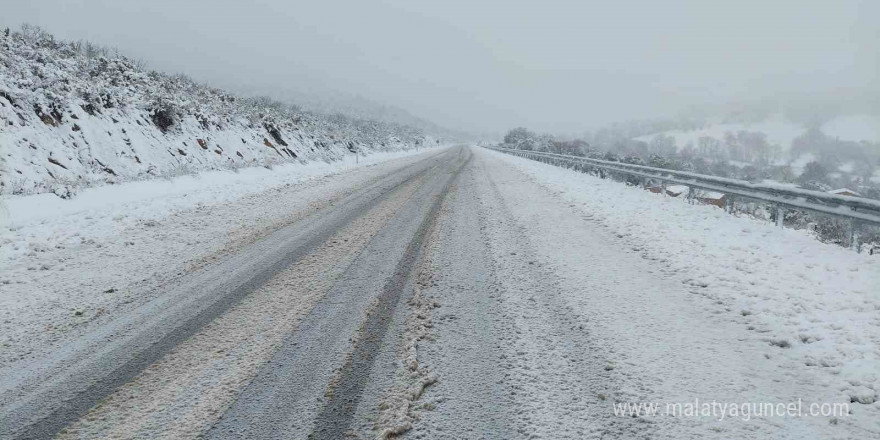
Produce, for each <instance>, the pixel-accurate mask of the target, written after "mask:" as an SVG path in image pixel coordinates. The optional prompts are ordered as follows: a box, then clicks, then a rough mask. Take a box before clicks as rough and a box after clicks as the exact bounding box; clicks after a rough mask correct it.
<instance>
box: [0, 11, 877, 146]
mask: <svg viewBox="0 0 880 440" xmlns="http://www.w3.org/2000/svg"><path fill="white" fill-rule="evenodd" d="M721 3H722V2H721V1H706V0H665V1H649V0H644V1H619V0H618V1H613V2H611V1H602V2H598V1H596V2H592V1H559V0H544V1H534V2H526V1H517V0H491V1H474V0H469V1H465V0H442V1H420V0H387V1H369V0H361V1H355V0H351V1H334V0H320V1H285V0H249V1H243V2H231V1H230V2H221V1H217V0H149V1H144V0H39V1H31V0H0V11H2V14H0V24H2V25H5V26H11V27H18V26H19V25H20V24H21V23H23V22H27V23H31V24H35V25H39V26H41V27H43V28H45V29H46V30H48V31H50V32H52V33H54V34H55V35H56V36H58V37H61V38H65V39H89V40H92V41H94V42H97V43H101V44H104V45H112V46H116V47H118V48H119V49H120V50H121V51H123V52H124V53H126V54H129V55H131V56H133V57H136V58H141V59H143V60H145V61H146V62H147V63H148V64H149V65H150V67H152V68H155V69H157V70H163V71H167V72H169V73H174V72H184V73H187V74H190V75H191V76H193V77H195V78H196V79H197V80H200V81H204V82H208V83H211V84H213V85H217V86H222V87H228V88H239V90H241V89H243V88H248V89H249V90H276V89H279V90H280V89H287V90H292V91H307V92H315V93H321V92H324V91H336V92H341V93H344V94H357V95H360V96H363V97H365V98H368V99H371V100H374V101H377V102H381V103H387V104H391V105H395V106H399V107H401V108H404V109H406V110H408V111H410V112H411V113H413V114H415V115H417V116H420V117H423V118H426V119H429V120H431V121H434V122H436V123H438V124H441V125H445V126H448V127H451V128H458V129H465V130H471V131H478V132H500V131H503V130H505V129H507V128H509V127H512V126H517V125H525V126H528V127H531V128H533V129H536V130H539V131H550V132H556V133H580V132H582V131H584V130H589V129H594V128H596V127H598V126H601V125H604V124H607V123H610V122H614V121H619V120H626V119H633V118H641V117H663V116H670V115H673V114H674V113H675V112H676V111H677V110H678V109H680V108H681V107H682V106H685V105H689V104H699V103H704V102H724V101H727V100H732V99H742V98H760V97H762V96H768V95H774V94H778V93H781V92H785V93H800V94H806V95H809V94H812V93H818V92H827V91H829V90H834V89H838V88H848V89H852V88H856V89H859V88H866V89H867V88H873V89H874V90H877V89H878V88H880V68H878V66H880V26H878V17H880V1H876V0H866V1H846V0H827V1H809V0H791V1H788V0H785V1H783V0H736V1H728V2H723V3H725V4H724V5H721Z"/></svg>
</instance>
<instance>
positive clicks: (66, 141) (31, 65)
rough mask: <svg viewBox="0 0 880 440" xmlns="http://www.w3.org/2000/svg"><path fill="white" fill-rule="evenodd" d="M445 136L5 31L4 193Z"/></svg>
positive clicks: (0, 179)
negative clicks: (237, 90)
mask: <svg viewBox="0 0 880 440" xmlns="http://www.w3.org/2000/svg"><path fill="white" fill-rule="evenodd" d="M427 142H432V143H433V142H434V140H433V139H431V138H430V137H429V136H428V135H426V134H425V133H423V132H422V131H420V130H418V129H414V128H411V127H407V126H402V125H397V124H393V123H387V122H376V121H369V120H361V119H354V118H349V117H346V116H342V115H323V114H317V113H312V112H307V111H302V110H300V109H299V108H298V107H296V106H293V105H288V104H284V103H281V102H277V101H274V100H272V99H270V98H265V97H263V98H242V97H239V96H235V95H233V94H231V93H228V92H225V91H223V90H219V89H215V88H212V87H208V86H206V85H202V84H198V83H196V82H194V81H193V80H191V79H189V78H187V77H185V76H182V75H167V74H163V73H158V72H154V71H146V70H144V69H143V68H142V67H141V66H139V63H137V62H135V61H133V60H131V59H128V58H126V57H124V56H121V55H118V54H111V51H110V50H107V49H104V48H100V47H97V46H95V45H92V44H90V43H83V42H67V41H58V40H56V39H55V38H54V37H53V36H52V35H50V34H48V33H46V32H44V31H42V30H40V29H38V28H34V27H29V26H25V27H23V28H22V30H21V31H19V32H10V33H8V34H7V33H3V32H0V152H2V154H0V194H30V193H44V192H54V193H56V194H65V195H69V194H71V193H72V191H74V188H76V187H79V186H84V185H94V184H100V183H113V182H115V181H120V180H133V179H142V178H150V177H155V176H162V175H166V174H168V173H174V172H177V171H176V170H180V169H187V170H191V171H203V170H211V169H236V168H240V167H242V166H248V165H271V164H272V163H275V162H284V161H294V160H296V161H301V160H306V161H307V160H316V159H317V160H334V159H337V158H339V157H341V156H342V155H345V154H351V153H352V152H370V151H391V150H399V149H406V148H413V147H416V146H419V145H423V144H425V143H427Z"/></svg>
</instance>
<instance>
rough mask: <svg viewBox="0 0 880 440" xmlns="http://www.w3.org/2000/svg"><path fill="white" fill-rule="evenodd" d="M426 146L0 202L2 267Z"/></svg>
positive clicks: (22, 197)
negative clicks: (68, 195)
mask: <svg viewBox="0 0 880 440" xmlns="http://www.w3.org/2000/svg"><path fill="white" fill-rule="evenodd" d="M424 151H425V150H424V149H422V150H407V151H399V152H385V153H382V152H379V153H373V154H371V155H369V156H366V157H360V158H359V159H357V158H355V157H354V155H352V154H349V155H347V156H343V157H342V158H340V159H339V160H337V161H334V162H323V161H315V162H309V163H305V164H299V163H285V164H281V165H278V166H275V167H272V168H271V169H270V168H265V167H254V168H243V169H240V170H235V171H207V172H202V173H198V174H195V175H184V176H178V177H174V178H168V179H154V180H144V181H137V182H127V183H122V184H119V185H108V186H101V187H95V188H88V189H85V190H83V191H82V192H80V193H79V194H77V195H75V196H73V197H72V198H69V199H62V198H60V197H58V196H56V195H54V194H34V195H28V196H10V197H7V198H6V199H4V200H0V213H2V216H0V267H3V266H5V265H6V264H9V263H11V262H13V261H14V260H15V258H16V257H18V256H21V255H22V254H25V253H34V252H42V251H44V250H47V249H53V248H56V247H69V246H73V245H75V244H79V243H82V242H86V241H89V240H98V239H101V238H105V237H109V236H112V235H114V234H116V233H118V232H119V231H121V230H123V229H125V228H127V227H131V226H137V225H144V224H146V225H149V224H150V222H155V221H158V220H160V219H163V218H166V217H168V216H169V215H170V214H172V213H174V212H178V211H183V210H187V209H191V208H193V207H197V206H211V205H217V204H220V203H224V202H229V201H233V200H235V199H237V198H240V197H242V196H245V195H248V194H257V193H260V192H263V191H266V190H270V189H273V188H281V187H284V186H286V185H291V184H295V183H300V182H303V181H306V180H309V179H313V178H318V177H323V176H327V175H330V174H335V173H340V172H345V171H347V170H350V169H353V168H356V167H364V166H369V165H372V164H376V163H380V162H384V161H388V160H391V159H394V158H398V157H404V156H410V155H414V154H418V153H421V152H424Z"/></svg>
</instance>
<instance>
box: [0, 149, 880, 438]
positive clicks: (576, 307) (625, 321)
mask: <svg viewBox="0 0 880 440" xmlns="http://www.w3.org/2000/svg"><path fill="white" fill-rule="evenodd" d="M529 167H533V165H531V164H527V163H526V162H525V161H524V160H523V159H519V158H512V157H509V156H504V155H501V154H500V153H497V152H492V151H487V150H484V149H480V148H476V147H453V148H448V149H440V150H434V151H429V152H427V153H422V154H420V155H416V156H411V157H407V158H403V159H397V160H392V161H388V162H385V163H383V164H380V165H376V166H374V167H370V168H367V169H360V170H355V171H351V172H348V173H345V174H340V175H336V176H330V177H327V178H324V179H320V180H318V181H313V182H309V183H307V184H303V186H302V187H296V186H295V187H294V188H293V189H294V190H297V191H294V193H295V194H297V195H296V196H295V197H294V196H289V197H293V198H291V199H289V200H288V199H278V200H276V199H269V198H263V199H261V198H260V197H265V196H264V195H261V194H258V195H254V196H252V197H250V198H243V199H240V200H236V201H232V202H229V203H228V204H226V205H223V206H219V205H218V206H215V207H213V208H211V209H212V212H213V213H214V215H215V217H214V218H216V219H221V220H222V221H220V224H221V225H220V226H216V225H215V226H213V227H215V228H217V229H218V230H222V228H221V226H222V227H223V228H228V229H229V231H230V232H231V231H232V229H233V226H238V227H243V226H245V225H246V224H247V221H248V220H247V215H248V214H247V213H246V212H244V211H248V210H256V209H267V208H265V206H269V205H271V204H273V203H277V204H278V205H279V206H280V208H279V212H282V211H283V213H284V214H283V215H282V214H279V213H276V214H272V215H276V216H277V220H276V221H274V222H270V223H268V224H261V225H260V227H259V228H257V227H256V226H254V225H251V226H249V227H248V229H249V230H250V233H249V234H239V235H235V236H229V237H228V238H229V240H228V242H227V243H215V242H209V243H202V244H198V243H196V244H197V245H198V246H195V247H197V248H199V249H207V248H209V247H210V248H211V251H210V252H208V251H207V250H206V251H204V252H203V253H201V254H197V253H192V254H191V256H192V261H189V262H188V264H183V263H182V262H180V263H178V262H176V260H173V257H171V256H169V257H168V258H169V259H170V261H171V262H170V263H167V264H165V265H164V266H163V265H162V263H161V262H156V263H155V266H154V270H153V272H162V271H166V272H169V274H167V275H163V274H162V273H158V274H156V275H153V276H148V275H147V274H144V276H143V277H141V275H135V276H131V275H128V278H126V275H125V274H124V273H123V272H126V271H127V272H131V270H130V268H134V267H137V265H136V262H135V261H134V260H132V258H135V257H132V256H131V255H130V254H127V253H122V252H119V253H110V254H109V255H108V254H105V253H102V254H95V255H91V254H88V253H84V254H83V255H82V256H79V257H77V256H68V259H69V260H76V258H80V259H81V260H83V261H84V262H85V263H90V264H92V265H96V264H102V263H103V264H105V265H106V266H107V268H106V271H107V272H108V273H110V274H111V275H104V276H105V277H111V276H115V277H116V278H112V279H113V285H114V286H117V287H114V288H113V289H112V292H110V293H107V292H104V294H102V295H96V296H97V298H92V299H90V300H86V299H82V298H85V296H83V295H80V296H77V298H80V300H81V301H91V302H90V303H89V307H90V308H89V309H88V310H87V311H86V313H80V312H79V311H78V312H77V313H79V314H75V313H74V314H72V315H74V316H75V317H76V318H74V317H70V316H67V317H66V318H62V317H60V316H56V315H53V313H55V312H54V311H53V310H55V309H58V308H61V309H65V310H66V307H68V306H69V304H68V303H65V302H64V301H65V299H64V296H63V295H60V294H58V297H57V298H56V297H54V296H53V297H49V296H47V298H48V299H45V300H43V302H33V303H31V302H28V303H26V304H27V308H25V307H24V306H22V308H21V310H20V313H18V315H21V316H23V315H26V314H27V313H30V314H32V315H34V316H36V317H35V318H33V319H30V320H27V319H24V318H22V317H21V316H16V317H13V316H11V315H7V316H6V317H4V319H6V320H7V323H6V325H7V326H8V328H12V327H15V328H17V329H18V330H16V331H17V332H18V333H16V334H17V335H21V337H19V338H17V339H15V340H13V339H11V338H10V339H8V341H7V342H6V344H5V346H4V347H5V348H6V350H7V354H5V355H4V356H3V357H2V361H3V363H2V364H0V438H4V439H6V438H9V439H18V438H49V437H52V436H58V437H60V438H70V439H73V438H82V439H91V438H197V437H202V438H209V439H260V438H267V439H276V438H277V439H281V438H291V439H302V438H314V439H341V438H363V439H368V438H377V437H378V438H388V437H394V436H398V435H399V436H402V437H403V438H425V439H442V438H448V439H461V438H468V439H471V438H473V439H476V438H487V439H501V438H504V439H508V438H514V439H516V438H522V439H530V438H545V439H557V438H571V439H580V438H792V439H795V438H798V439H800V438H853V437H862V438H870V437H873V436H875V435H877V434H878V433H880V417H878V409H877V405H878V404H877V403H875V402H874V400H870V399H867V400H870V403H866V404H864V405H862V404H854V405H858V408H855V409H854V410H853V414H852V417H849V418H847V417H843V416H841V417H775V418H774V417H768V418H754V419H752V420H748V421H744V420H737V419H729V420H724V421H718V420H715V418H712V417H681V416H679V417H661V416H657V417H651V416H639V417H632V416H617V415H615V414H614V404H615V403H621V402H682V403H684V402H690V401H693V400H694V399H700V400H703V401H708V400H713V399H715V400H718V401H723V402H738V403H742V402H772V403H776V402H781V403H786V404H787V403H789V402H792V401H795V400H797V399H803V400H804V401H805V402H837V401H838V400H840V398H841V396H844V397H845V399H849V394H847V393H849V391H845V392H844V391H841V390H842V388H841V387H840V386H838V385H837V384H836V382H834V381H833V376H832V375H827V376H826V375H824V374H825V373H824V372H821V371H820V372H817V371H815V370H814V369H810V368H808V367H807V366H804V365H802V364H801V365H799V366H798V367H790V366H788V364H786V367H785V369H780V368H779V365H780V362H781V361H779V360H778V359H777V355H776V353H777V351H778V350H782V348H780V347H775V346H771V345H769V344H767V343H766V341H765V340H763V339H762V338H761V337H760V335H756V334H755V332H754V331H752V329H750V328H748V327H747V326H746V325H743V324H742V322H739V321H737V319H740V320H741V319H745V316H746V314H745V313H739V311H737V310H733V311H732V313H727V312H730V310H727V311H726V312H725V311H721V310H719V308H720V307H719V304H722V301H721V299H720V297H719V298H709V297H707V296H703V295H700V294H695V289H697V290H700V289H705V288H706V286H701V287H699V286H698V287H695V286H694V285H693V284H688V283H685V282H683V280H682V279H681V275H682V274H681V273H680V271H679V270H678V269H676V268H675V267H674V266H673V265H672V263H670V262H669V261H667V260H665V259H663V258H660V257H658V256H656V255H654V254H652V253H651V252H650V249H649V250H648V251H646V250H645V249H644V247H639V246H638V244H637V243H634V242H631V241H627V240H628V238H626V237H624V236H623V235H621V234H616V233H614V232H612V230H611V229H610V227H611V226H613V225H611V226H609V224H610V222H611V221H612V219H610V217H609V218H605V217H603V215H602V213H601V212H600V211H598V210H596V211H594V212H591V210H590V209H589V206H585V205H586V204H583V205H581V204H576V203H573V202H572V200H571V199H570V197H567V196H566V194H564V191H563V190H562V189H560V188H561V186H557V187H554V186H553V185H551V184H549V183H547V182H546V181H542V180H541V177H540V176H541V173H543V172H545V171H546V170H545V169H543V168H540V167H545V165H540V166H538V165H534V167H535V168H529ZM620 186H621V188H622V191H637V190H634V189H630V188H625V187H624V186H623V185H620ZM274 191H275V190H274V189H268V190H266V193H267V194H268V193H270V192H274ZM273 197H274V196H273ZM661 200H662V199H661ZM245 203H247V205H245ZM257 207H260V208H257ZM702 208H705V209H713V208H711V207H702ZM687 209H693V207H688V208H687ZM259 212H261V213H263V214H261V215H263V216H267V217H268V216H270V214H271V212H270V211H259ZM694 212H698V211H694ZM705 212H711V211H705ZM195 215H196V214H188V213H182V214H179V216H178V217H177V218H178V219H182V220H181V222H182V223H185V224H188V223H189V222H190V221H193V222H195V223H198V224H199V225H204V226H199V227H204V228H210V227H212V226H208V223H209V222H208V221H205V223H200V222H201V221H203V220H199V219H201V217H193V216H195ZM171 221H172V220H171V219H163V220H160V223H164V224H168V223H171ZM218 221H219V220H218ZM183 227H185V226H181V228H183ZM141 229H143V228H141ZM652 232H653V231H645V235H647V236H650V235H651V233H652ZM138 233H143V234H147V233H150V234H154V233H155V232H138ZM165 234H167V235H156V236H144V237H140V236H139V237H138V239H137V241H138V242H140V241H141V240H147V241H149V240H155V243H154V246H156V247H162V246H163V243H165V242H168V241H173V240H175V239H177V238H179V236H178V235H175V234H172V233H168V232H166V233H165ZM150 237H152V238H150ZM163 237H164V238H163ZM163 240H165V241H163ZM208 244H211V246H208ZM169 246H171V245H170V244H169ZM111 248H112V247H111ZM50 252H53V251H50ZM55 252H65V251H64V250H60V251H55ZM180 252H181V253H183V252H185V251H184V250H180ZM65 255H66V254H65ZM188 255H190V254H188ZM35 258H36V257H35ZM89 258H91V260H88V259H89ZM137 258H139V259H142V260H143V261H144V262H145V263H150V258H149V257H148V256H146V255H144V256H143V257H137ZM193 261H195V262H193ZM85 263H82V262H81V264H85ZM32 264H33V263H32ZM114 266H119V267H122V268H123V269H118V271H119V272H120V273H119V274H116V275H112V274H113V273H114V269H113V267H114ZM12 269H14V267H13V268H12ZM865 272H866V271H862V273H861V274H860V275H859V276H861V277H862V280H867V281H864V282H866V283H870V282H873V280H874V279H873V278H870V277H871V276H873V275H872V274H870V273H865ZM10 273H11V274H16V273H18V272H14V271H12V270H10ZM27 273H33V272H21V274H27ZM849 275H851V274H849ZM46 276H49V277H54V278H52V280H54V281H53V285H54V286H56V288H62V289H69V290H70V291H72V292H79V289H80V288H81V286H82V285H86V284H87V283H88V282H89V281H88V280H86V279H83V278H85V277H84V276H82V275H80V276H73V275H71V274H70V270H68V271H65V272H63V273H61V274H55V273H50V274H47V275H46ZM23 277H24V275H22V276H21V277H19V278H14V279H13V280H24V278H23ZM98 278H99V279H103V278H100V276H98ZM135 278H137V280H135ZM141 278H143V279H141ZM126 280H128V281H126ZM135 281H137V282H135ZM856 281H859V280H856ZM107 282H110V281H107ZM33 283H35V284H36V285H40V284H39V282H38V281H36V280H34V281H33ZM126 283H128V284H126ZM6 286H7V287H6V288H7V289H10V288H11V287H8V286H13V287H15V286H19V283H8V284H6ZM58 286H61V287H58ZM0 288H3V286H0ZM96 289H97V288H96ZM100 290H101V291H104V289H100ZM108 290H111V289H108ZM710 290H711V288H710ZM119 291H123V292H124V294H125V295H127V296H126V297H130V296H132V295H134V296H135V297H134V298H130V299H129V300H127V301H118V300H116V299H115V297H116V296H120V295H122V294H123V292H119ZM113 293H116V295H112V294H113ZM4 294H7V293H6V292H4ZM59 303H60V304H62V307H57V305H58V304H59ZM53 305H55V306H53ZM866 307H867V308H870V307H872V306H871V305H870V304H868V305H866ZM99 308H100V310H103V311H102V312H101V313H100V314H96V316H94V317H92V315H90V313H91V310H96V309H99ZM875 311H876V309H875ZM83 315H87V316H89V317H92V319H89V320H87V321H82V322H80V321H76V319H79V317H81V316H83ZM727 316H732V318H729V319H728V318H727ZM64 319H67V320H73V321H70V322H69V323H67V324H65V325H62V324H63V323H66V322H67V321H63V320H64ZM47 320H48V321H50V322H54V323H56V324H57V325H55V326H53V325H50V324H49V323H48V322H47ZM866 325H868V324H866ZM871 325H873V324H871ZM46 333H50V334H51V337H50V336H46V335H45V334H46ZM866 334H868V335H870V334H869V333H866ZM868 338H870V336H868ZM870 343H873V342H870ZM873 347H874V350H876V345H874V346H873ZM774 350H776V351H774ZM779 357H780V358H784V359H788V358H785V357H784V356H779ZM869 365H870V364H869ZM870 368H871V367H868V369H869V370H870ZM869 373H870V371H869ZM877 373H880V372H877ZM865 377H866V378H867V379H862V380H861V382H859V383H858V387H860V388H859V389H864V390H873V386H874V385H873V382H872V380H876V378H874V379H871V376H870V375H868V376H865ZM853 386H854V387H855V386H856V385H853ZM868 394H871V391H868Z"/></svg>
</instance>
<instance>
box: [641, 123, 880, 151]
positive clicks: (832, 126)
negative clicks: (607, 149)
mask: <svg viewBox="0 0 880 440" xmlns="http://www.w3.org/2000/svg"><path fill="white" fill-rule="evenodd" d="M820 129H821V130H822V132H823V133H825V134H826V135H828V136H830V137H832V138H840V139H841V140H845V141H856V142H859V141H869V142H880V116H874V115H849V116H838V117H836V118H834V119H831V120H829V121H827V122H825V123H824V124H822V126H821V127H820ZM740 130H745V131H756V132H761V133H764V134H766V135H767V142H768V143H770V144H771V145H779V146H780V147H782V149H783V151H788V150H789V149H790V148H791V142H792V140H794V139H795V138H797V137H798V136H801V135H802V134H804V132H805V131H806V127H805V126H804V125H803V124H799V123H795V122H791V121H789V120H787V119H786V118H785V117H783V116H782V115H776V116H772V117H770V118H768V119H766V120H764V121H761V122H755V123H750V124H742V123H711V124H709V125H708V126H706V127H704V128H700V129H697V130H668V131H664V132H662V133H654V134H649V135H645V136H639V137H637V138H636V139H638V140H641V141H644V142H650V141H651V139H653V138H654V137H655V136H657V135H658V134H664V135H667V136H673V137H675V142H676V144H677V145H678V147H679V148H682V147H684V146H685V145H687V144H689V143H690V144H692V145H694V146H696V145H697V143H698V140H699V138H701V137H703V136H709V137H713V138H715V139H724V135H725V133H728V132H729V133H733V134H736V133H737V132H738V131H740Z"/></svg>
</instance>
